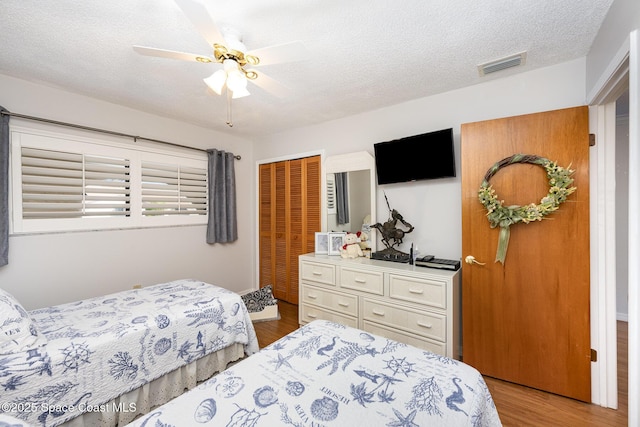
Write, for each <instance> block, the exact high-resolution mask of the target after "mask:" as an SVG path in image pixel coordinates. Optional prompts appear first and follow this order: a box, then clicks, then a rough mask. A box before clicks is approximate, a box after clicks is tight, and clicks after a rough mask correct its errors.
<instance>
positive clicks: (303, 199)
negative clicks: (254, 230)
mask: <svg viewBox="0 0 640 427" xmlns="http://www.w3.org/2000/svg"><path fill="white" fill-rule="evenodd" d="M259 186H260V195H259V200H260V220H259V223H260V286H265V285H268V284H272V285H273V288H274V296H275V297H276V298H278V299H282V300H284V301H288V302H291V303H294V304H297V303H298V256H299V255H300V254H303V253H308V252H313V250H314V238H315V232H316V231H320V157H319V156H315V157H307V158H303V159H296V160H287V161H283V162H276V163H270V164H264V165H261V166H260V184H259Z"/></svg>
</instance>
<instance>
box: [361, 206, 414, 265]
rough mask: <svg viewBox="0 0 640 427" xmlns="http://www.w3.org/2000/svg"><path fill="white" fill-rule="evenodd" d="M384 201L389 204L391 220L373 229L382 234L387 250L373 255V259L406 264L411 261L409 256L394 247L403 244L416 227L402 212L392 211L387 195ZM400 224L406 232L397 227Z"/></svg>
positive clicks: (377, 224) (373, 226)
mask: <svg viewBox="0 0 640 427" xmlns="http://www.w3.org/2000/svg"><path fill="white" fill-rule="evenodd" d="M384 199H385V200H386V202H387V208H389V219H388V220H387V221H386V222H385V223H383V224H381V223H379V222H378V223H376V224H373V225H372V226H371V227H372V228H375V229H376V230H378V231H379V232H380V235H381V237H382V243H384V245H385V246H386V248H385V249H383V250H381V251H378V252H376V253H375V254H372V258H375V259H384V260H391V261H401V262H406V261H408V259H409V254H407V253H404V252H402V251H399V250H398V249H396V248H395V247H394V246H398V245H399V244H401V243H402V239H403V238H404V236H405V235H406V234H409V233H411V232H412V231H413V228H414V227H413V225H411V224H410V223H409V222H407V221H405V220H404V218H403V217H402V215H401V214H400V212H398V211H397V210H395V209H391V206H390V205H389V199H387V195H386V194H385V195H384ZM398 222H399V223H400V224H402V226H403V227H404V228H405V229H404V230H403V229H401V228H398V227H397V225H398Z"/></svg>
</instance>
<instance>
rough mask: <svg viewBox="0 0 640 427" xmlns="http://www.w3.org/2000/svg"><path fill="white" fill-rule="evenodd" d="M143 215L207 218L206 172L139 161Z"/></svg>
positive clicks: (204, 170)
mask: <svg viewBox="0 0 640 427" xmlns="http://www.w3.org/2000/svg"><path fill="white" fill-rule="evenodd" d="M142 214H143V215H145V216H151V215H176V214H178V215H180V214H190V215H206V214H207V170H206V169H198V168H189V167H181V166H176V165H175V164H174V165H172V164H158V163H146V162H142Z"/></svg>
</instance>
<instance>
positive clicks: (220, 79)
mask: <svg viewBox="0 0 640 427" xmlns="http://www.w3.org/2000/svg"><path fill="white" fill-rule="evenodd" d="M203 80H204V82H205V83H206V84H207V86H209V87H210V88H211V90H212V91H214V92H215V93H217V94H218V95H222V88H223V87H224V84H225V82H226V81H227V73H226V72H225V71H224V70H218V71H216V72H215V73H213V74H211V75H210V76H209V77H207V78H206V79H203Z"/></svg>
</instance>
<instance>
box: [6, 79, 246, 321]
mask: <svg viewBox="0 0 640 427" xmlns="http://www.w3.org/2000/svg"><path fill="white" fill-rule="evenodd" d="M0 105H1V106H3V107H4V108H6V109H7V110H9V111H11V112H14V113H20V114H26V115H32V116H38V117H44V118H48V119H53V120H58V121H64V122H71V123H76V124H81V125H85V126H91V127H96V128H101V129H108V130H113V131H118V132H122V133H127V134H133V135H141V136H145V137H148V138H155V139H158V140H164V141H170V142H174V143H178V144H183V145H191V146H196V147H200V148H218V149H223V150H227V151H231V152H233V153H234V154H239V155H241V156H242V160H240V161H236V163H235V167H236V178H237V206H238V235H239V239H238V240H237V241H236V242H234V243H232V244H226V245H222V244H216V245H207V244H206V242H205V236H206V234H205V226H189V227H169V228H153V229H137V230H117V231H96V232H75V233H61V234H35V235H11V236H10V238H9V245H10V247H9V265H7V266H5V267H0V288H3V289H6V290H7V291H9V292H11V293H12V294H14V295H15V296H16V298H17V299H18V300H19V301H21V302H22V303H23V305H24V306H25V307H26V308H27V309H28V310H31V309H34V308H38V307H43V306H49V305H54V304H60V303H63V302H70V301H75V300H78V299H82V298H87V297H91V296H97V295H102V294H106V293H110V292H116V291H120V290H125V289H130V288H131V287H132V285H133V284H137V283H139V284H142V285H150V284H155V283H161V282H164V281H169V280H174V279H180V278H195V279H199V280H203V281H206V282H209V283H214V284H217V285H220V286H223V287H225V288H227V289H230V290H233V291H236V292H242V291H245V290H248V289H252V288H253V286H254V282H255V281H254V277H255V273H254V271H255V270H254V267H253V265H252V264H253V263H252V262H251V261H249V260H251V259H253V250H254V244H253V235H254V218H253V215H252V214H251V212H252V209H253V203H254V200H253V187H254V185H253V167H254V163H253V160H252V158H253V154H252V144H251V142H250V141H247V140H244V139H240V138H235V137H233V136H228V135H225V134H222V133H219V132H215V131H212V130H208V129H204V128H201V127H197V126H194V125H190V124H187V123H184V122H179V121H175V120H171V119H167V118H164V117H159V116H156V115H151V114H147V113H144V112H141V111H137V110H133V109H130V108H125V107H122V106H118V105H115V104H110V103H106V102H102V101H98V100H95V99H91V98H88V97H85V96H80V95H76V94H73V93H69V92H64V91H61V90H58V89H55V88H51V87H48V86H43V85H38V84H33V83H29V82H26V81H23V80H20V79H15V78H12V77H7V76H3V75H0ZM11 122H20V123H21V124H27V123H31V122H26V121H20V120H15V119H13V118H12V119H11ZM30 125H31V124H30ZM34 126H36V125H34ZM37 126H40V127H41V125H37ZM51 129H54V130H55V131H56V132H61V131H63V132H73V131H71V130H67V129H66V128H61V127H52V128H51ZM94 136H95V134H94ZM120 141H121V142H127V141H126V140H125V139H121V140H120ZM132 143H133V142H132ZM163 149H165V150H166V149H167V147H165V146H163Z"/></svg>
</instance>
